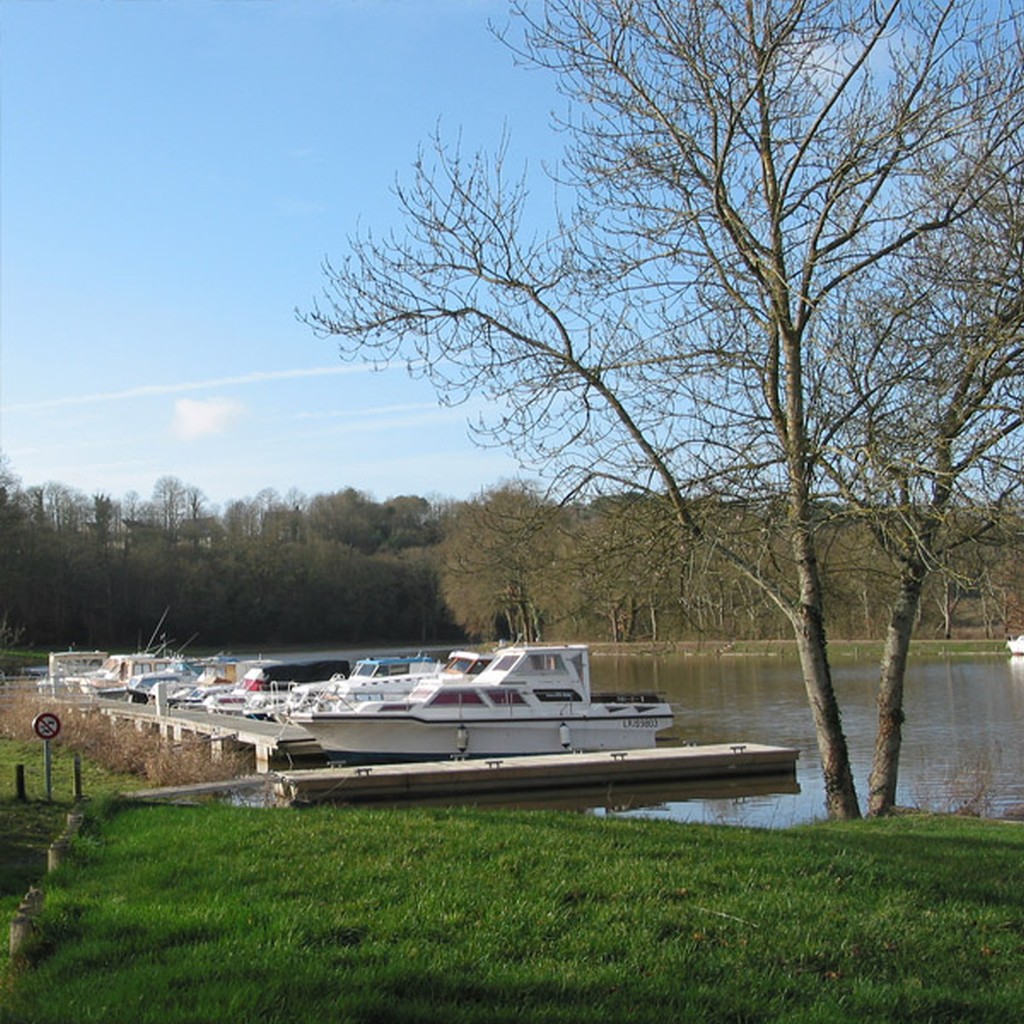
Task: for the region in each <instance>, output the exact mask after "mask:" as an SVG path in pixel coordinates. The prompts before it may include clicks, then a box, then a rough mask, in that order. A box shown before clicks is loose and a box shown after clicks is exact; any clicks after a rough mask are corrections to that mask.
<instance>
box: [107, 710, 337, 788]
mask: <svg viewBox="0 0 1024 1024" xmlns="http://www.w3.org/2000/svg"><path fill="white" fill-rule="evenodd" d="M96 703H97V705H98V706H99V708H100V710H101V711H102V712H103V714H105V715H108V716H109V717H111V718H116V719H120V720H128V721H132V722H134V723H135V726H136V728H138V729H146V728H147V727H148V728H152V729H156V730H157V731H159V733H160V735H162V736H165V737H166V738H168V739H173V740H178V741H180V740H181V739H182V737H183V736H185V735H186V734H189V733H191V734H193V735H198V736H206V737H208V738H209V740H210V744H211V750H212V752H213V754H214V756H216V755H217V752H218V750H221V749H226V748H228V747H233V748H235V749H237V748H239V747H246V748H251V749H252V751H253V753H254V758H255V767H256V771H258V772H269V771H272V770H273V769H275V768H292V767H295V766H296V765H302V764H325V763H326V761H327V758H326V757H325V756H324V752H323V750H321V748H320V745H319V744H318V743H317V742H316V740H314V739H313V737H312V736H310V734H309V733H308V732H306V730H305V729H303V728H301V727H300V726H298V725H286V724H284V723H282V722H273V721H260V720H258V719H254V718H245V717H244V716H242V715H217V714H211V713H210V712H208V711H186V710H179V709H171V710H170V711H168V712H167V713H166V714H162V715H161V714H160V713H159V712H158V710H157V707H156V705H154V704H130V703H127V702H125V701H118V700H99V701H97V702H96Z"/></svg>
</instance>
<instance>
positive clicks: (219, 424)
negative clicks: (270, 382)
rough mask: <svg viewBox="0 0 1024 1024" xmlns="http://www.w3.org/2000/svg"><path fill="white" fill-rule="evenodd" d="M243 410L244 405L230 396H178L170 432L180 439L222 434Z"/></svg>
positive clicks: (193, 439) (194, 438)
mask: <svg viewBox="0 0 1024 1024" xmlns="http://www.w3.org/2000/svg"><path fill="white" fill-rule="evenodd" d="M244 412H245V406H244V405H242V403H241V402H233V401H231V399H230V398H205V399H203V400H202V401H197V400H196V399H194V398H179V399H178V401H176V402H175V403H174V419H173V421H172V422H171V433H172V434H173V435H174V436H175V437H176V438H178V439H179V440H181V441H195V440H197V439H198V438H200V437H206V436H207V435H209V434H223V433H224V431H225V430H227V428H228V427H229V426H230V425H231V424H232V423H234V422H235V420H237V419H238V418H239V417H240V416H241V415H242V413H244Z"/></svg>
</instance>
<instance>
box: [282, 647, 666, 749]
mask: <svg viewBox="0 0 1024 1024" xmlns="http://www.w3.org/2000/svg"><path fill="white" fill-rule="evenodd" d="M672 719H673V713H672V709H671V707H670V706H669V705H668V704H667V703H666V702H665V701H664V700H662V699H660V698H659V697H658V696H657V695H654V694H634V695H623V694H604V695H600V694H593V695H592V694H591V688H590V652H589V649H588V648H587V647H586V646H584V645H581V644H572V645H516V646H512V647H506V648H504V649H502V650H499V651H498V652H497V653H496V654H495V655H494V656H493V660H492V661H491V662H490V664H488V665H487V667H486V668H484V669H483V670H482V671H481V672H480V673H479V674H477V675H475V676H472V677H457V676H452V677H446V676H445V675H444V674H443V673H440V674H438V675H435V676H430V677H427V678H425V679H422V680H420V682H419V683H418V684H417V685H416V687H415V688H414V689H413V690H412V691H410V693H409V694H408V695H407V696H405V697H401V698H399V699H397V700H364V701H345V702H344V703H339V705H338V706H335V707H333V708H330V709H328V708H326V707H325V708H323V709H321V710H307V711H296V712H294V713H293V714H291V715H290V716H289V720H290V721H291V722H293V723H295V724H296V725H300V726H302V728H304V729H306V730H307V731H308V732H309V733H311V734H312V736H313V737H314V738H315V739H316V740H317V742H318V743H319V744H320V746H321V747H322V748H323V750H324V752H325V753H326V754H327V755H328V757H329V758H330V759H331V760H334V761H345V762H348V763H352V764H358V763H367V762H377V763H387V762H394V761H411V760H438V759H443V758H449V757H493V756H515V755H525V754H548V753H558V752H560V751H590V750H631V749H639V748H650V747H653V746H654V745H655V739H656V737H657V734H658V733H659V732H661V731H662V730H663V729H666V728H668V727H669V726H670V725H671V724H672Z"/></svg>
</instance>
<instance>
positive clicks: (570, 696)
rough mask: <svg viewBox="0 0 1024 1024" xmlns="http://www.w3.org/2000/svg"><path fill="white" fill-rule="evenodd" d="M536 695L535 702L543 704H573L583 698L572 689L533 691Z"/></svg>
mask: <svg viewBox="0 0 1024 1024" xmlns="http://www.w3.org/2000/svg"><path fill="white" fill-rule="evenodd" d="M533 692H534V693H535V694H536V695H537V700H542V701H544V702H545V703H548V704H552V703H563V704H564V703H566V702H569V703H574V702H576V701H582V700H583V698H582V697H581V696H580V695H579V694H578V693H577V692H576V691H575V690H573V689H569V688H566V689H562V690H534V691H533Z"/></svg>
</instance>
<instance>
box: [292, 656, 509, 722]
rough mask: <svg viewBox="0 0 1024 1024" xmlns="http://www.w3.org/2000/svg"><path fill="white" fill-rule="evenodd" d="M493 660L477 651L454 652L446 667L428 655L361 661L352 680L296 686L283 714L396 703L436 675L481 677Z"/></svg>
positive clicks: (351, 677) (342, 677) (347, 678)
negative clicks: (368, 702)
mask: <svg viewBox="0 0 1024 1024" xmlns="http://www.w3.org/2000/svg"><path fill="white" fill-rule="evenodd" d="M493 657H494V655H492V654H478V653H477V652H476V651H452V653H451V654H450V655H449V656H448V660H447V661H446V662H445V663H444V664H443V665H442V664H441V662H439V661H437V660H435V659H434V658H432V657H430V656H429V655H426V654H416V655H410V656H402V655H388V656H383V657H370V658H360V659H359V661H357V662H356V664H355V667H354V668H353V669H352V674H351V675H350V676H335V677H334V678H332V679H329V680H326V681H324V682H319V683H303V684H302V685H300V686H296V687H295V688H294V689H293V690H292V692H291V693H290V694H289V696H288V699H287V701H286V702H285V706H284V708H282V709H281V712H282V714H283V715H284V716H287V715H290V714H292V713H293V712H296V711H341V710H345V709H346V708H349V707H352V706H353V705H355V704H357V703H359V702H360V701H366V700H395V699H397V698H401V697H405V696H406V695H408V694H409V693H411V692H412V691H413V690H414V689H415V688H416V687H417V686H418V685H419V684H420V683H421V682H422V681H423V680H424V679H430V678H433V677H435V676H437V675H443V676H445V677H446V678H448V679H453V678H455V677H457V678H459V679H465V678H466V677H468V676H475V675H478V674H479V673H480V672H482V671H483V670H484V669H485V668H486V667H487V666H488V665H489V664H490V662H491V659H492V658H493Z"/></svg>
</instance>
